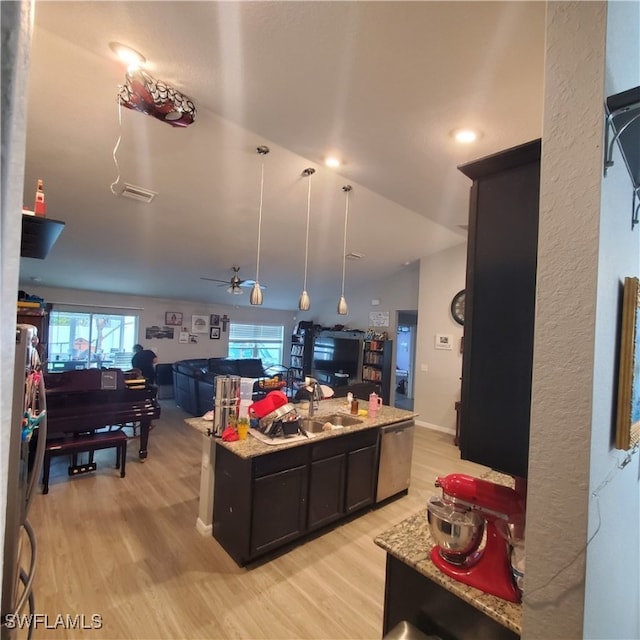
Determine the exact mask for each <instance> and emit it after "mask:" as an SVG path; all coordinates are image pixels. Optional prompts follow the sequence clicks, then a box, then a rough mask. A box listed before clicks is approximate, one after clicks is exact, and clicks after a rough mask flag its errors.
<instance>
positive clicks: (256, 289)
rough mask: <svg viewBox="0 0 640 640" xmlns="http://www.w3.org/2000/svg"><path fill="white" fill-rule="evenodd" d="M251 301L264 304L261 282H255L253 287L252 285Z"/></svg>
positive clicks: (255, 303)
mask: <svg viewBox="0 0 640 640" xmlns="http://www.w3.org/2000/svg"><path fill="white" fill-rule="evenodd" d="M249 302H250V303H251V304H253V305H260V304H262V289H261V288H260V283H259V282H254V284H253V287H251V296H250V297H249Z"/></svg>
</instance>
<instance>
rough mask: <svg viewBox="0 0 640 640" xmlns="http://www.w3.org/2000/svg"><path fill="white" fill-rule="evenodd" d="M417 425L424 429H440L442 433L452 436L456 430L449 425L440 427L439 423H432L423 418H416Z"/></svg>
mask: <svg viewBox="0 0 640 640" xmlns="http://www.w3.org/2000/svg"><path fill="white" fill-rule="evenodd" d="M415 422H416V426H417V427H423V428H425V429H432V430H433V431H441V432H442V433H449V434H451V435H452V436H455V435H456V430H455V429H451V428H450V427H441V426H440V425H439V424H433V423H431V422H424V421H423V420H416V421H415Z"/></svg>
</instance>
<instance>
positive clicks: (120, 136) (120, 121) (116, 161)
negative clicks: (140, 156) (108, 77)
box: [109, 87, 122, 196]
mask: <svg viewBox="0 0 640 640" xmlns="http://www.w3.org/2000/svg"><path fill="white" fill-rule="evenodd" d="M120 88H122V87H120ZM118 129H119V131H118V140H117V141H116V146H115V147H114V148H113V153H112V156H113V163H114V164H115V165H116V171H117V172H118V176H117V178H116V179H115V180H114V181H113V182H112V183H111V184H110V185H109V189H111V193H113V195H114V196H117V195H120V194H119V193H118V192H117V191H116V190H115V186H116V185H117V184H118V182H120V165H119V164H118V147H119V146H120V141H121V140H122V102H121V101H120V99H118Z"/></svg>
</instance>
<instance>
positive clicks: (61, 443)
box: [42, 429, 128, 494]
mask: <svg viewBox="0 0 640 640" xmlns="http://www.w3.org/2000/svg"><path fill="white" fill-rule="evenodd" d="M127 440H128V438H127V434H126V433H125V432H124V431H122V429H117V430H116V431H99V432H94V433H85V434H81V435H77V434H76V435H74V436H69V437H66V438H55V439H51V440H47V444H46V446H45V450H44V460H43V463H42V493H44V494H46V493H49V471H50V468H51V458H53V457H55V456H62V455H65V454H71V455H73V456H74V464H75V460H76V455H77V454H78V453H82V452H85V451H88V452H89V455H90V465H93V453H94V452H95V451H97V450H99V449H112V448H115V449H116V469H120V477H121V478H124V475H125V466H126V462H127ZM70 469H71V467H70ZM93 469H95V466H94V467H93ZM93 469H90V470H93Z"/></svg>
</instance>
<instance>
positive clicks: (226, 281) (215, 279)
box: [200, 276, 229, 285]
mask: <svg viewBox="0 0 640 640" xmlns="http://www.w3.org/2000/svg"><path fill="white" fill-rule="evenodd" d="M200 280H208V281H209V282H222V284H227V285H228V284H229V281H228V280H220V279H219V278H205V276H200Z"/></svg>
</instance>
